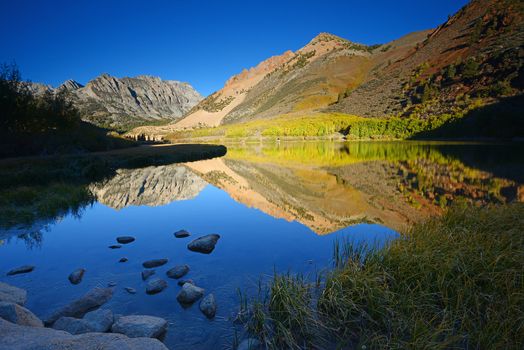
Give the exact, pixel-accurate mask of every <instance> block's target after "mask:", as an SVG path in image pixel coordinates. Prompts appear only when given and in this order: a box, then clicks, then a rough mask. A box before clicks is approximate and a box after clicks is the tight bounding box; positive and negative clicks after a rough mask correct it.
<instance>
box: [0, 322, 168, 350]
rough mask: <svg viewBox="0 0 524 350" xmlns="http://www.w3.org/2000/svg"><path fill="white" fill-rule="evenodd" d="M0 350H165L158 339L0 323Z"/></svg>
mask: <svg viewBox="0 0 524 350" xmlns="http://www.w3.org/2000/svg"><path fill="white" fill-rule="evenodd" d="M0 349H2V350H3V349H6V350H7V349H9V350H29V349H31V350H33V349H34V350H36V349H38V350H73V349H74V350H95V349H96V350H98V349H103V350H124V349H125V350H143V349H147V350H168V349H167V347H166V346H165V345H164V344H162V343H161V342H160V341H159V340H157V339H149V338H136V339H133V338H128V337H126V336H125V335H122V334H111V333H86V334H82V335H71V334H69V333H67V332H64V331H57V330H54V329H51V328H42V327H27V326H19V325H16V324H13V323H11V322H8V321H5V320H3V319H0Z"/></svg>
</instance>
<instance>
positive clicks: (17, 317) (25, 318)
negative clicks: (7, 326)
mask: <svg viewBox="0 0 524 350" xmlns="http://www.w3.org/2000/svg"><path fill="white" fill-rule="evenodd" d="M0 318H3V319H4V320H6V321H9V322H13V323H16V324H18V325H21V326H31V327H43V326H44V323H43V322H42V321H41V320H40V319H39V318H38V317H36V316H35V314H33V313H32V312H31V311H29V310H28V309H26V308H25V307H23V306H20V305H18V304H16V303H9V302H0Z"/></svg>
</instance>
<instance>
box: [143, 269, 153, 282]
mask: <svg viewBox="0 0 524 350" xmlns="http://www.w3.org/2000/svg"><path fill="white" fill-rule="evenodd" d="M154 274H155V270H144V271H142V281H145V280H147V279H148V278H149V277H151V276H153V275H154Z"/></svg>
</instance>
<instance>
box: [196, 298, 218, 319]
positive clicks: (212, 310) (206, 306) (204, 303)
mask: <svg viewBox="0 0 524 350" xmlns="http://www.w3.org/2000/svg"><path fill="white" fill-rule="evenodd" d="M200 311H202V313H203V314H204V315H206V317H207V318H213V317H215V314H216V312H217V304H216V301H215V296H214V295H213V294H208V295H206V296H205V298H204V299H202V300H201V301H200Z"/></svg>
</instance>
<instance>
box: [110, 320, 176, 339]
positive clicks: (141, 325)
mask: <svg viewBox="0 0 524 350" xmlns="http://www.w3.org/2000/svg"><path fill="white" fill-rule="evenodd" d="M166 330H167V321H166V320H164V319H163V318H160V317H153V316H139V315H136V316H122V317H120V318H119V319H118V320H117V321H116V322H115V324H113V327H112V328H111V331H112V332H113V333H121V334H125V335H127V336H128V337H130V338H140V337H146V338H158V337H160V336H162V335H163V334H164V333H165V332H166Z"/></svg>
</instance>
